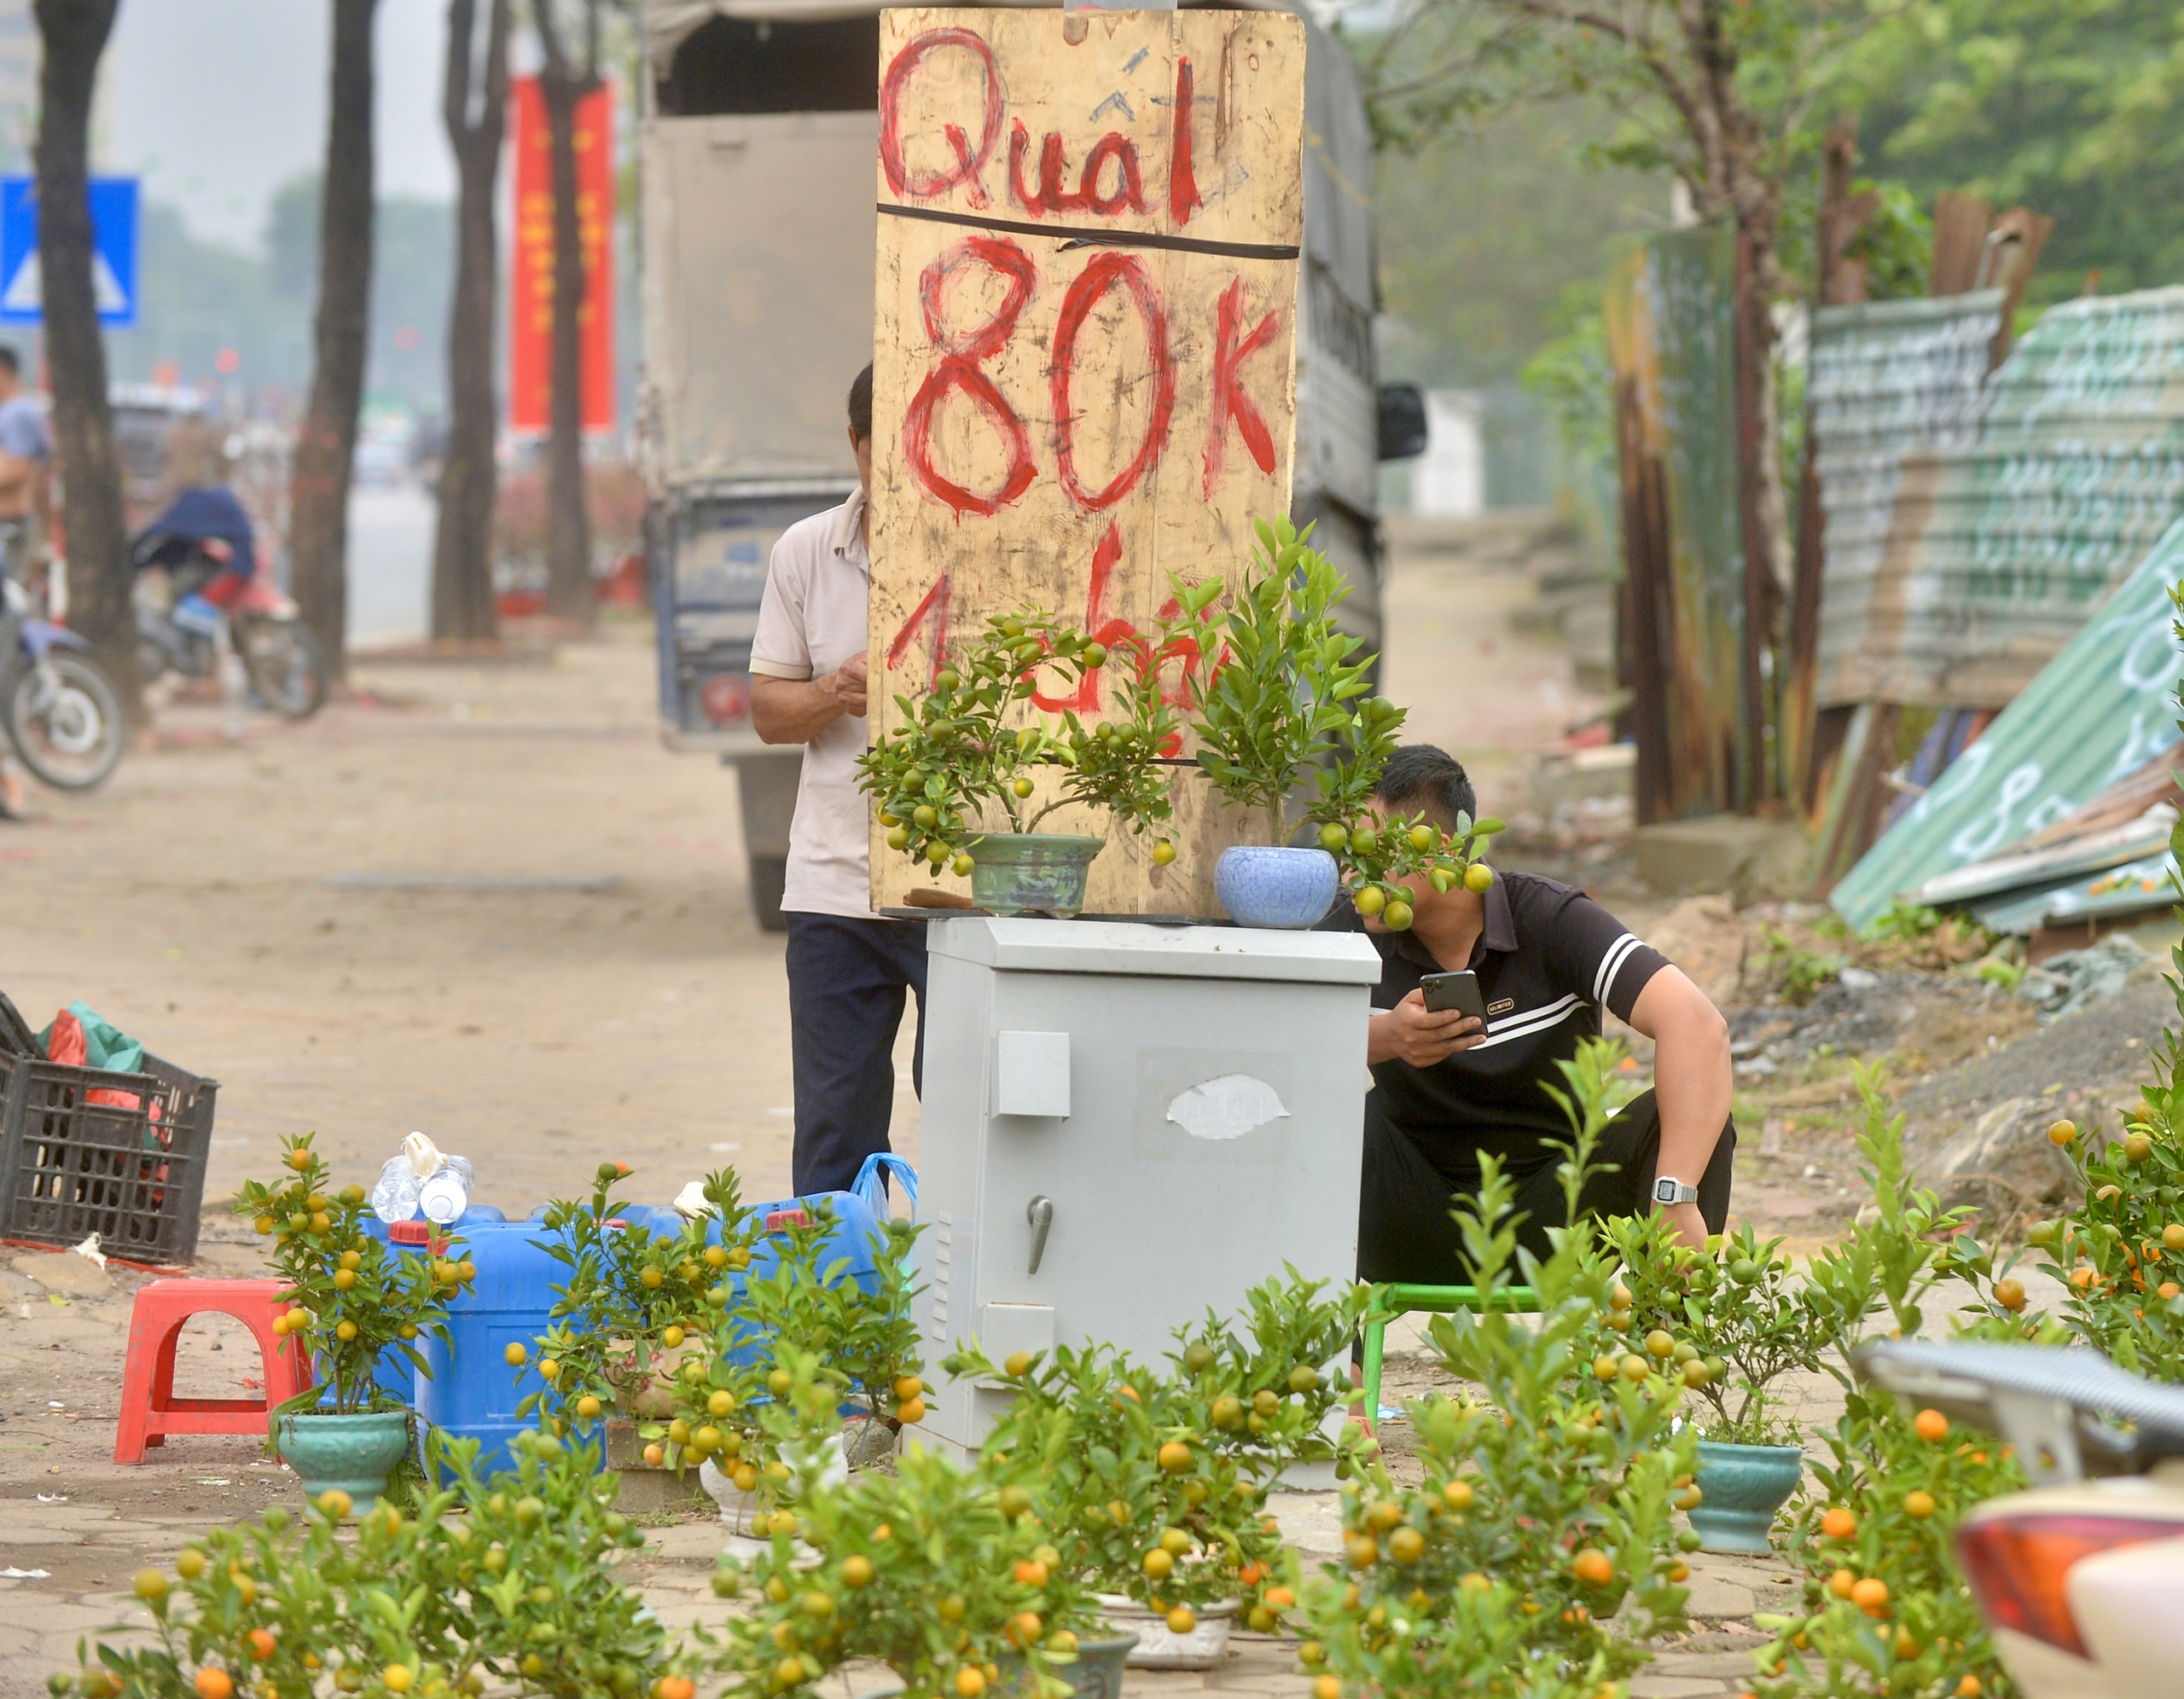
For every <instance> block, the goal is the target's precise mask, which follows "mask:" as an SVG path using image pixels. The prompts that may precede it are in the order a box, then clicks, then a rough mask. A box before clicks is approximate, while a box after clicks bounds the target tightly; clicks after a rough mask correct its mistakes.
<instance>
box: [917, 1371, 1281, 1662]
mask: <svg viewBox="0 0 2184 1699" xmlns="http://www.w3.org/2000/svg"><path fill="white" fill-rule="evenodd" d="M948 1367H949V1372H950V1374H952V1375H957V1376H963V1375H969V1376H973V1377H978V1378H979V1379H982V1380H988V1381H993V1382H997V1383H1002V1384H1004V1385H1007V1386H1008V1387H1009V1388H1010V1389H1012V1390H1013V1391H1014V1394H1015V1396H1014V1400H1013V1401H1012V1402H1011V1403H1010V1405H1009V1406H1008V1410H1007V1411H1006V1412H1004V1413H1003V1414H1002V1417H1001V1418H1000V1419H999V1420H998V1421H997V1422H996V1424H995V1427H994V1429H993V1431H992V1433H991V1434H990V1435H988V1437H987V1440H986V1443H985V1455H987V1456H989V1457H992V1458H1013V1457H1016V1456H1018V1455H1019V1454H1022V1453H1025V1452H1027V1451H1031V1452H1037V1451H1038V1450H1040V1449H1041V1448H1042V1445H1043V1437H1044V1436H1046V1435H1051V1434H1054V1433H1060V1434H1064V1435H1067V1438H1068V1443H1066V1445H1063V1446H1060V1447H1058V1448H1056V1449H1054V1451H1053V1452H1052V1453H1051V1454H1049V1455H1047V1456H1045V1457H1044V1458H1043V1460H1042V1461H1043V1466H1042V1468H1041V1470H1040V1471H1039V1474H1038V1476H1037V1480H1036V1481H1035V1482H1032V1483H1031V1488H1030V1490H1031V1494H1032V1504H1033V1507H1034V1509H1035V1511H1036V1512H1037V1515H1038V1516H1039V1517H1040V1519H1041V1520H1042V1521H1043V1522H1044V1523H1045V1524H1046V1526H1047V1528H1048V1533H1049V1535H1050V1538H1051V1539H1052V1541H1053V1543H1054V1546H1055V1548H1056V1550H1057V1551H1059V1553H1060V1567H1061V1570H1062V1572H1063V1573H1065V1574H1069V1575H1071V1576H1073V1577H1075V1578H1077V1580H1081V1581H1082V1582H1083V1584H1084V1585H1085V1586H1089V1587H1090V1588H1091V1589H1093V1591H1094V1592H1096V1593H1098V1594H1101V1595H1102V1596H1103V1599H1104V1602H1105V1603H1107V1604H1108V1606H1109V1607H1110V1609H1112V1606H1113V1605H1114V1604H1128V1603H1136V1604H1137V1605H1139V1606H1141V1607H1142V1608H1144V1609H1147V1610H1149V1611H1151V1612H1152V1613H1153V1614H1154V1615H1158V1616H1161V1617H1163V1618H1165V1621H1166V1622H1167V1626H1168V1628H1169V1631H1170V1632H1172V1633H1176V1634H1188V1633H1189V1632H1191V1631H1192V1630H1193V1629H1194V1628H1195V1627H1197V1626H1198V1618H1199V1615H1200V1614H1201V1613H1202V1612H1204V1611H1205V1609H1206V1608H1207V1607H1208V1606H1209V1605H1213V1604H1217V1603H1223V1602H1225V1601H1230V1600H1236V1599H1239V1598H1240V1597H1241V1594H1242V1592H1243V1589H1244V1586H1246V1583H1245V1582H1244V1580H1242V1579H1241V1577H1242V1575H1243V1573H1244V1572H1245V1571H1246V1570H1247V1569H1252V1567H1253V1566H1255V1565H1256V1566H1258V1567H1260V1568H1263V1567H1265V1565H1266V1563H1267V1562H1268V1561H1269V1559H1271V1558H1273V1557H1275V1555H1276V1551H1277V1548H1278V1547H1279V1545H1280V1541H1279V1540H1278V1538H1276V1537H1275V1536H1272V1535H1269V1534H1266V1533H1265V1532H1264V1531H1263V1528H1262V1527H1261V1522H1262V1519H1263V1502H1264V1498H1265V1494H1264V1492H1263V1489H1262V1488H1259V1487H1255V1486H1254V1485H1253V1484H1252V1481H1251V1480H1250V1478H1249V1477H1248V1476H1246V1475H1245V1473H1244V1472H1243V1470H1241V1469H1240V1467H1239V1466H1238V1463H1237V1457H1236V1453H1234V1451H1217V1450H1216V1449H1215V1448H1214V1447H1211V1445H1209V1444H1208V1443H1207V1435H1208V1434H1209V1432H1210V1424H1209V1422H1208V1419H1207V1418H1208V1410H1209V1407H1210V1401H1209V1400H1203V1399H1200V1398H1199V1397H1197V1396H1195V1395H1194V1391H1193V1389H1190V1388H1189V1387H1188V1384H1187V1383H1178V1382H1177V1381H1176V1380H1175V1379H1171V1378H1170V1377H1165V1376H1163V1375H1161V1374H1159V1373H1158V1372H1156V1371H1153V1370H1151V1369H1148V1368H1146V1367H1144V1366H1141V1365H1137V1364H1134V1363H1132V1362H1131V1361H1130V1359H1129V1357H1128V1356H1127V1355H1126V1354H1124V1353H1121V1352H1118V1351H1116V1350H1114V1349H1113V1348H1111V1347H1107V1346H1090V1347H1087V1348H1084V1349H1083V1350H1081V1351H1080V1350H1072V1349H1071V1348H1069V1347H1067V1346H1063V1347H1061V1348H1058V1349H1057V1350H1056V1351H1054V1354H1053V1355H1052V1356H1051V1358H1047V1357H1045V1356H1044V1355H1043V1354H1042V1356H1041V1357H1037V1358H1034V1357H1031V1356H1030V1355H1028V1354H1018V1355H1015V1356H1012V1357H1010V1358H1009V1359H1008V1361H1007V1362H1006V1363H1004V1364H1002V1366H1000V1367H999V1368H996V1366H994V1365H992V1364H991V1363H989V1362H988V1361H986V1360H985V1358H984V1357H983V1356H981V1355H979V1354H978V1353H976V1352H975V1351H966V1352H962V1353H960V1354H957V1355H956V1356H954V1357H951V1358H950V1360H949V1364H948Z"/></svg>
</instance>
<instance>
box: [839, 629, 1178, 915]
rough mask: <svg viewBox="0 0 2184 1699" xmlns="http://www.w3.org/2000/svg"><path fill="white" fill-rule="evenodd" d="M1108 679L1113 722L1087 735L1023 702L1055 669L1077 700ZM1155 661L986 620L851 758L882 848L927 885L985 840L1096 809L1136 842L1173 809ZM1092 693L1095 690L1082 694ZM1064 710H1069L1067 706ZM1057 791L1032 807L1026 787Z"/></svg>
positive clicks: (1058, 632)
mask: <svg viewBox="0 0 2184 1699" xmlns="http://www.w3.org/2000/svg"><path fill="white" fill-rule="evenodd" d="M1118 657H1127V658H1128V659H1127V661H1126V662H1125V664H1122V665H1120V666H1118V667H1117V668H1116V669H1114V672H1115V674H1116V675H1117V676H1116V677H1115V678H1114V679H1112V683H1114V684H1115V686H1116V688H1117V703H1116V708H1115V710H1114V711H1112V712H1110V713H1109V714H1107V716H1105V717H1103V718H1102V719H1101V720H1100V721H1099V722H1098V723H1097V724H1096V725H1095V726H1094V727H1093V728H1091V729H1090V730H1087V729H1086V728H1085V727H1084V725H1083V722H1080V721H1079V720H1078V718H1077V714H1076V712H1075V711H1074V710H1070V709H1064V710H1060V712H1059V713H1055V714H1048V713H1045V712H1044V710H1041V709H1040V707H1039V706H1038V705H1037V702H1036V701H1035V700H1034V698H1035V697H1036V696H1037V694H1038V693H1039V691H1040V686H1039V683H1038V679H1039V676H1040V674H1041V673H1042V672H1043V671H1044V670H1048V669H1054V670H1059V671H1060V674H1061V676H1062V678H1063V680H1064V681H1066V684H1067V685H1068V686H1069V687H1072V690H1075V689H1076V688H1077V687H1083V686H1084V685H1086V684H1087V682H1088V681H1092V680H1094V678H1095V675H1102V676H1104V674H1105V670H1106V669H1107V664H1108V662H1109V661H1110V660H1112V659H1115V658H1118ZM1164 658H1165V652H1164V651H1161V650H1159V649H1157V648H1155V647H1153V645H1151V644H1149V643H1147V642H1146V641H1144V640H1143V639H1141V638H1137V637H1132V638H1130V640H1128V641H1126V642H1124V643H1122V644H1118V646H1117V648H1116V649H1115V650H1114V651H1113V652H1110V651H1109V649H1108V648H1107V646H1106V645H1105V644H1103V643H1100V642H1096V641H1094V640H1093V639H1091V638H1090V637H1089V636H1087V635H1085V634H1084V633H1083V631H1081V630H1079V629H1077V627H1075V626H1072V625H1066V624H1064V623H1061V622H1060V621H1059V620H1057V619H1056V618H1054V616H1052V615H1051V614H1048V613H1043V612H1037V611H1030V610H1027V611H1025V612H1018V613H1010V614H1001V615H996V616H994V617H992V618H989V619H988V620H987V621H986V623H985V630H984V631H982V632H981V633H979V635H978V636H977V637H976V638H975V639H974V640H973V641H972V642H971V643H969V644H968V645H967V646H966V647H964V648H963V649H962V650H961V652H959V653H958V654H956V656H955V657H954V658H951V659H950V660H949V661H948V662H947V663H946V664H944V665H943V666H942V667H941V669H940V671H939V674H938V676H937V677H936V678H935V679H934V681H933V684H932V689H931V690H930V691H928V692H926V693H924V694H923V695H921V696H919V697H916V698H912V697H909V696H897V698H896V699H895V705H896V707H897V710H899V712H900V715H901V720H900V723H899V724H898V725H897V727H896V728H895V729H894V730H893V731H892V732H889V733H888V734H886V735H885V736H884V737H882V738H881V739H880V741H879V742H878V743H877V744H875V745H874V746H873V747H872V748H871V749H869V750H868V751H866V752H865V753H864V754H863V756H861V757H858V761H857V766H858V768H859V769H860V772H861V776H860V777H859V779H858V781H857V782H858V783H859V784H860V785H861V786H863V788H864V789H865V790H866V791H867V792H869V793H870V795H871V797H872V798H873V802H874V805H875V807H876V808H877V809H878V810H879V814H880V824H881V825H882V826H883V827H885V828H886V832H887V844H888V847H889V848H891V849H893V850H900V851H902V852H903V853H905V854H907V855H910V856H911V857H912V858H913V859H916V860H922V861H924V862H925V863H926V866H928V867H931V868H932V873H933V876H934V877H935V878H938V877H939V875H940V873H941V872H942V870H943V869H944V868H949V867H953V868H954V870H955V871H956V873H968V872H969V871H970V863H971V861H972V859H973V858H974V857H975V855H976V849H975V844H976V841H977V839H978V838H979V836H980V835H981V834H982V833H984V832H993V831H1008V832H1033V831H1036V830H1037V828H1038V826H1039V824H1040V822H1041V821H1044V820H1045V819H1046V818H1047V816H1048V815H1051V814H1052V813H1054V810H1055V809H1060V808H1064V807H1067V806H1070V805H1072V804H1075V805H1082V806H1087V807H1092V808H1097V809H1104V810H1105V811H1106V812H1107V814H1108V815H1110V816H1111V817H1112V819H1113V820H1114V821H1115V822H1116V823H1117V824H1118V825H1120V826H1125V827H1127V828H1128V829H1129V830H1130V831H1131V832H1136V833H1139V834H1141V835H1142V834H1144V833H1147V832H1151V831H1153V829H1154V828H1155V827H1156V826H1160V825H1163V824H1165V822H1166V821H1167V820H1168V819H1169V817H1170V814H1171V812H1172V808H1173V804H1172V803H1171V800H1170V781H1169V777H1168V774H1167V769H1166V768H1164V767H1162V766H1161V765H1160V764H1159V763H1160V759H1161V757H1164V756H1166V755H1169V754H1170V753H1172V752H1173V750H1174V747H1175V744H1176V736H1177V726H1178V723H1179V722H1178V721H1177V719H1176V714H1175V710H1173V709H1172V708H1171V707H1170V705H1169V704H1168V701H1167V699H1166V698H1165V696H1164V695H1163V693H1162V691H1161V686H1160V666H1161V663H1162V660H1163V659H1164ZM1091 688H1092V689H1094V690H1096V689H1097V688H1098V686H1097V684H1096V682H1095V683H1093V684H1092V685H1091ZM1072 699H1078V698H1077V697H1075V696H1072ZM1048 771H1051V772H1052V773H1053V774H1055V775H1057V776H1058V778H1059V781H1060V782H1059V785H1058V786H1055V787H1053V788H1052V789H1051V792H1050V794H1049V795H1048V797H1047V798H1046V799H1045V800H1043V801H1041V800H1039V799H1038V797H1037V792H1038V789H1039V786H1038V781H1037V778H1035V777H1034V775H1035V774H1043V773H1047V772H1048Z"/></svg>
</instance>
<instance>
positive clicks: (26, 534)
mask: <svg viewBox="0 0 2184 1699" xmlns="http://www.w3.org/2000/svg"><path fill="white" fill-rule="evenodd" d="M52 469H53V432H52V431H51V429H50V428H49V426H47V424H46V422H45V409H44V406H43V405H42V404H41V403H39V401H38V397H36V396H34V395H32V394H31V393H30V391H27V390H26V389H25V388H24V387H23V372H22V360H21V358H20V356H18V355H17V354H16V352H15V350H14V349H13V348H12V347H10V346H9V345H7V344H6V343H0V526H5V527H7V528H8V529H7V531H5V533H4V534H5V536H6V539H7V548H8V568H9V571H11V572H13V573H14V574H15V576H16V577H18V578H23V577H26V576H27V575H28V571H29V569H30V566H31V565H32V558H31V557H32V554H34V552H35V551H36V549H37V548H38V543H39V541H40V536H42V534H43V532H44V529H45V522H46V519H47V518H48V516H49V511H50V509H49V502H50V499H51V492H52V484H53V480H52V477H51V473H52Z"/></svg>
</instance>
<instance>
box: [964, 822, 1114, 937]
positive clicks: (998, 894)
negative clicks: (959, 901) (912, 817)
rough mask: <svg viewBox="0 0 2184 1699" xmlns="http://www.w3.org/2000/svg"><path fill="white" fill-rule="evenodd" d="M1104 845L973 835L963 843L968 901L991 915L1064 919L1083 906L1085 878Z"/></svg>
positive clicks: (1041, 835)
mask: <svg viewBox="0 0 2184 1699" xmlns="http://www.w3.org/2000/svg"><path fill="white" fill-rule="evenodd" d="M1106 843H1107V840H1106V839H1105V838H1064V837H1061V836H1059V835H1055V834H1050V833H1048V832H991V833H989V834H988V835H987V836H985V837H984V838H973V839H972V840H971V841H970V842H969V843H968V844H965V845H964V846H963V848H964V849H965V850H967V851H968V852H969V855H970V857H971V900H972V901H973V902H975V903H977V904H978V905H979V907H981V908H983V909H985V910H986V911H987V912H988V913H993V914H1026V913H1046V914H1054V915H1060V916H1061V917H1063V918H1064V919H1066V918H1067V917H1068V916H1070V915H1072V914H1074V913H1077V911H1078V910H1079V909H1081V908H1082V907H1084V878H1085V875H1086V874H1087V873H1089V872H1090V871H1091V869H1092V858H1093V857H1094V856H1095V855H1098V854H1099V853H1100V851H1101V849H1102V848H1104V847H1105V845H1106Z"/></svg>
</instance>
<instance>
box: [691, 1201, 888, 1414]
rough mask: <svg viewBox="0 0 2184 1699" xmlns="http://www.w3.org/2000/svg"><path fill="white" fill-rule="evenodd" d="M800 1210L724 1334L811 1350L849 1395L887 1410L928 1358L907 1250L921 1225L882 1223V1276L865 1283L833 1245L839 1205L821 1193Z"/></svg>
mask: <svg viewBox="0 0 2184 1699" xmlns="http://www.w3.org/2000/svg"><path fill="white" fill-rule="evenodd" d="M877 1226H878V1227H879V1229H880V1237H879V1238H875V1240H874V1243H873V1244H872V1245H871V1247H870V1249H871V1251H872V1261H873V1267H874V1281H875V1283H876V1284H874V1289H873V1290H871V1291H869V1292H868V1291H866V1290H863V1288H862V1287H860V1286H859V1285H857V1283H856V1282H855V1281H853V1280H851V1279H849V1278H848V1273H849V1267H850V1262H851V1259H850V1258H849V1257H848V1256H846V1255H841V1254H839V1253H836V1254H834V1255H828V1250H827V1241H828V1238H829V1237H830V1236H831V1235H832V1234H833V1233H834V1232H835V1230H836V1222H835V1219H834V1211H833V1210H832V1209H830V1208H829V1207H828V1205H827V1204H826V1203H824V1202H822V1201H815V1202H810V1203H806V1204H805V1205H804V1220H803V1221H792V1222H791V1223H790V1224H789V1225H788V1226H786V1227H784V1228H782V1229H781V1230H779V1231H777V1232H775V1235H774V1238H775V1242H776V1244H778V1245H779V1247H780V1255H779V1257H778V1259H777V1260H776V1261H775V1263H774V1266H773V1267H772V1268H770V1270H768V1271H766V1272H765V1273H759V1274H753V1275H752V1277H751V1278H750V1279H749V1280H748V1281H747V1282H746V1284H745V1286H744V1290H743V1302H742V1303H741V1306H740V1307H739V1308H738V1312H737V1316H736V1326H735V1331H734V1333H733V1334H732V1335H731V1336H730V1337H729V1338H728V1339H726V1340H725V1341H724V1343H725V1344H726V1345H728V1346H729V1348H735V1346H737V1345H739V1344H743V1345H746V1346H747V1344H748V1342H750V1340H751V1339H752V1337H756V1338H758V1339H779V1340H783V1341H786V1342H788V1343H790V1344H792V1345H793V1346H795V1347H796V1348H799V1349H801V1350H804V1351H809V1352H811V1353H813V1354H816V1356H817V1357H818V1359H819V1360H820V1363H821V1364H822V1370H821V1372H822V1374H823V1375H824V1376H826V1377H828V1380H829V1381H830V1382H831V1383H833V1384H834V1385H835V1386H837V1387H838V1388H839V1389H840V1390H841V1392H842V1393H843V1394H844V1395H845V1396H846V1397H848V1398H850V1399H851V1400H855V1401H857V1403H860V1404H862V1405H863V1406H864V1407H865V1409H866V1410H867V1411H868V1412H870V1413H871V1414H873V1415H874V1416H879V1415H884V1414H885V1413H886V1412H887V1411H888V1410H890V1409H892V1408H893V1407H894V1406H895V1405H896V1404H897V1402H898V1401H900V1402H907V1401H908V1399H907V1398H905V1399H903V1400H897V1396H896V1393H895V1386H896V1383H897V1382H898V1381H901V1380H903V1379H906V1378H915V1377H916V1376H917V1374H918V1371H919V1370H920V1369H921V1368H922V1367H923V1366H924V1364H923V1360H922V1359H921V1357H920V1355H919V1350H918V1333H917V1328H916V1326H915V1325H914V1324H913V1323H912V1322H911V1320H910V1300H911V1298H912V1297H913V1296H915V1291H914V1290H913V1288H912V1287H911V1285H910V1253H911V1247H912V1245H913V1244H915V1240H916V1238H917V1235H918V1232H919V1231H920V1230H919V1229H918V1228H916V1227H915V1226H911V1225H910V1223H909V1222H908V1221H896V1220H893V1219H892V1218H890V1219H888V1220H886V1221H881V1222H880V1223H878V1224H877ZM911 1396H915V1395H911Z"/></svg>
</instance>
